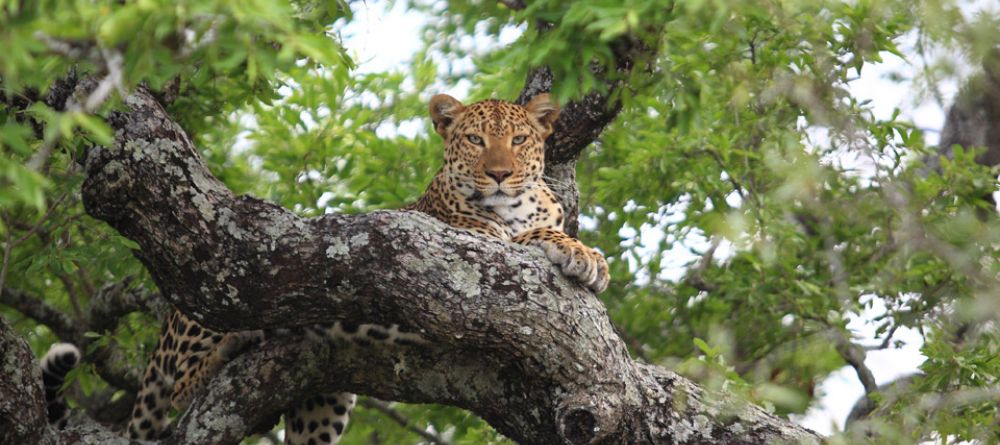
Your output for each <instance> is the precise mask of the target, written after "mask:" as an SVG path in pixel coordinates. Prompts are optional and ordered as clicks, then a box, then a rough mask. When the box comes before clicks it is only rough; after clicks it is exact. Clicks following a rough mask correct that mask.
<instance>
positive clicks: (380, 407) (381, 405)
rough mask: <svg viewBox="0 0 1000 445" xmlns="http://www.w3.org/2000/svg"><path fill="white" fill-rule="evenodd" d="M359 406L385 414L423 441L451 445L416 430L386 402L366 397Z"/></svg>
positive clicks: (434, 436)
mask: <svg viewBox="0 0 1000 445" xmlns="http://www.w3.org/2000/svg"><path fill="white" fill-rule="evenodd" d="M361 406H364V407H365V408H370V409H374V410H377V411H379V412H381V413H382V414H385V415H386V416H389V418H390V419H392V420H393V421H395V422H396V423H398V424H399V425H401V426H402V427H403V428H406V430H407V431H410V432H411V433H414V434H417V435H419V436H420V437H423V438H424V439H426V440H427V441H428V442H430V443H433V444H439V445H451V442H448V441H447V440H444V439H442V438H441V437H439V436H438V435H436V434H434V433H431V432H429V431H426V430H422V429H420V428H418V427H417V426H416V425H413V423H412V422H411V421H410V419H409V418H407V417H406V416H405V415H403V413H400V412H399V411H396V410H395V409H393V408H392V406H390V405H389V403H388V402H385V401H382V400H378V399H373V398H371V397H368V398H365V399H362V400H361Z"/></svg>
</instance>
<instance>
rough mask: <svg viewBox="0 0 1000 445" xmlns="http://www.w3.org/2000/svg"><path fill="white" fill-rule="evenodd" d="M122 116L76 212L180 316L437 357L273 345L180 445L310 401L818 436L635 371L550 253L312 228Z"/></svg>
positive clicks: (610, 438)
mask: <svg viewBox="0 0 1000 445" xmlns="http://www.w3.org/2000/svg"><path fill="white" fill-rule="evenodd" d="M124 102H125V106H126V107H127V110H126V111H125V112H122V113H116V114H114V115H113V116H112V118H111V119H110V120H111V123H112V126H113V127H114V128H115V130H116V142H115V144H114V146H112V147H109V148H107V149H94V150H92V151H91V152H89V153H88V156H87V160H86V161H87V162H86V164H87V167H86V170H87V174H88V178H87V180H86V181H85V183H84V187H83V198H84V204H85V206H86V208H87V211H88V212H89V213H90V214H91V215H93V216H95V217H97V218H100V219H102V220H105V221H107V222H108V223H109V224H111V225H112V226H113V227H114V228H115V229H117V230H118V231H119V232H121V233H122V234H124V235H125V236H127V237H129V238H130V239H132V240H134V241H135V242H136V243H138V245H139V246H140V250H139V251H137V252H136V255H137V256H138V257H139V258H140V260H142V262H143V263H144V264H145V265H146V266H147V268H148V269H149V271H150V273H151V274H152V276H153V277H154V279H155V280H156V282H157V284H158V285H159V287H160V289H161V291H162V292H163V294H164V295H165V296H166V298H168V299H169V300H170V302H171V303H173V304H174V305H175V306H176V307H178V308H179V309H181V310H182V311H183V312H185V313H186V314H188V315H190V316H192V317H193V318H195V319H196V320H198V321H199V322H200V323H202V324H204V325H205V326H207V327H209V328H213V329H218V330H223V331H234V330H248V329H261V328H277V327H290V326H296V325H305V324H312V323H323V322H330V321H332V320H334V319H344V320H347V321H350V322H373V323H380V324H393V323H395V324H399V325H401V326H403V327H404V328H405V329H407V330H409V331H411V332H419V333H421V335H423V336H424V337H425V338H426V339H428V340H429V341H430V342H431V344H432V345H433V346H429V347H410V348H400V347H381V346H378V345H371V346H366V347H364V348H361V347H358V346H356V345H337V347H336V353H333V352H331V349H330V348H329V347H327V346H314V347H311V348H307V347H303V342H302V341H301V340H297V339H296V340H286V341H284V342H282V341H275V342H272V343H271V344H270V345H269V346H268V345H265V347H262V348H259V349H255V350H253V351H251V352H249V353H247V354H244V355H242V356H241V357H239V358H238V359H236V360H235V361H234V363H232V364H230V365H229V366H227V367H225V368H224V370H223V372H222V373H221V375H220V376H219V377H218V378H216V379H215V380H214V382H215V383H214V384H213V385H211V387H210V388H209V390H208V392H207V393H206V394H204V397H199V398H198V399H197V400H196V402H195V403H194V404H193V406H192V408H191V409H190V410H189V412H188V413H187V414H186V415H185V416H184V417H183V418H182V419H181V421H180V423H179V424H178V429H177V431H176V432H175V436H174V437H173V438H171V441H172V442H174V441H177V443H180V442H183V441H195V442H197V439H198V438H205V437H213V438H215V439H213V441H218V442H219V443H234V442H233V441H238V440H239V438H242V437H243V435H245V434H246V433H248V432H249V431H250V430H251V429H252V428H253V427H254V426H256V425H259V424H261V423H262V422H264V421H265V420H266V419H267V418H269V417H270V416H273V414H274V413H273V412H268V411H269V409H270V411H273V410H274V409H278V408H277V407H281V406H287V404H288V403H287V402H289V401H291V400H294V399H295V398H296V397H298V396H301V395H303V394H306V393H315V391H317V390H321V391H334V390H337V391H345V390H346V391H353V392H357V393H362V394H369V395H372V396H376V397H379V398H383V399H390V400H399V401H407V402H437V403H447V404H451V405H455V406H459V407H463V408H466V409H469V410H471V411H473V412H475V413H477V414H479V415H480V416H482V417H483V418H484V419H486V420H487V421H488V422H489V423H490V424H492V425H493V426H494V427H495V428H497V430H498V431H500V432H501V433H503V434H506V435H508V436H509V437H511V438H513V439H514V440H516V441H519V442H523V443H596V442H598V441H606V442H608V443H661V442H665V441H672V442H674V443H771V442H773V441H775V440H786V441H787V440H791V441H796V442H798V441H802V440H807V441H808V440H816V439H817V436H815V435H814V434H813V433H811V432H810V431H808V430H805V429H802V428H800V427H797V426H794V425H791V424H789V423H787V422H785V421H782V420H781V419H778V418H776V417H774V416H771V415H769V414H766V413H764V412H763V411H762V410H761V409H759V408H756V407H754V406H752V405H746V404H740V403H736V402H734V401H732V400H730V398H728V397H724V396H719V397H714V396H713V395H710V394H707V393H703V392H702V391H701V390H700V389H698V388H697V387H696V386H694V385H693V384H691V383H690V382H688V381H686V380H684V379H682V378H680V377H678V376H676V375H675V374H672V373H669V372H667V371H665V370H662V369H659V368H656V367H651V366H647V365H643V364H639V363H636V362H633V361H632V360H631V359H630V358H629V356H628V353H627V351H626V349H625V346H624V344H623V343H622V342H621V340H620V339H619V338H618V336H617V335H615V333H614V329H613V327H612V326H611V323H610V320H609V319H608V316H607V313H606V312H605V310H604V308H603V306H602V305H601V304H600V302H599V301H598V300H597V299H596V298H595V297H594V295H593V294H591V293H589V292H588V291H586V290H585V289H583V288H581V287H579V286H576V285H575V284H573V283H571V282H569V281H568V280H567V279H565V278H564V277H563V276H562V275H561V274H560V273H559V272H558V271H557V270H556V269H555V268H554V266H552V265H551V264H550V263H549V262H548V261H545V260H544V259H543V257H542V256H541V253H540V252H537V251H535V250H533V249H530V248H526V247H523V246H519V245H512V244H508V243H503V242H501V241H498V240H494V239H489V238H483V237H480V236H476V235H472V234H469V233H466V232H463V231H459V230H456V229H453V228H450V227H447V226H445V225H444V224H442V223H440V222H438V221H436V220H433V219H431V218H429V217H427V216H424V215H422V214H418V213H414V212H385V211H383V212H373V213H369V214H363V215H353V216H348V215H326V216H323V217H320V218H313V219H304V218H300V217H298V216H296V215H294V214H292V213H291V212H289V211H287V210H285V209H283V208H281V207H278V206H275V205H273V204H270V203H266V202H263V201H260V200H257V199H255V198H251V197H245V196H244V197H238V196H234V195H233V194H232V192H230V191H229V190H228V189H226V188H225V187H224V186H223V185H222V184H221V183H220V182H219V181H218V180H216V179H215V178H214V177H213V176H212V175H211V174H210V173H209V172H208V170H207V168H206V167H205V165H204V163H203V162H202V161H201V159H200V157H199V156H198V154H197V150H196V149H195V147H194V146H193V145H192V143H191V141H190V140H189V139H188V137H187V136H186V135H185V134H184V132H183V131H182V130H181V129H180V128H179V127H178V126H177V125H176V124H175V123H173V122H172V121H170V119H169V117H168V116H167V115H166V114H165V112H164V111H163V109H162V108H161V107H160V106H159V105H158V104H157V103H156V101H155V99H154V98H153V97H152V96H151V95H150V94H149V93H148V92H146V91H145V90H143V89H140V90H139V91H136V92H135V93H133V94H132V95H130V96H128V97H127V98H126V99H125V101H124ZM328 369H337V370H338V372H337V375H338V379H336V380H331V379H330V378H329V376H327V375H324V374H325V372H324V371H323V370H328ZM223 400H228V401H229V402H227V403H221V401H223ZM233 400H239V403H237V404H236V405H237V410H238V413H236V414H237V415H234V413H233V412H232V409H231V407H232V406H233V404H232V401H233ZM267 407H270V408H269V409H267ZM223 411H225V412H223ZM720 438H722V439H720ZM230 439H232V440H230ZM723 439H724V440H723ZM720 440H723V442H719V441H720Z"/></svg>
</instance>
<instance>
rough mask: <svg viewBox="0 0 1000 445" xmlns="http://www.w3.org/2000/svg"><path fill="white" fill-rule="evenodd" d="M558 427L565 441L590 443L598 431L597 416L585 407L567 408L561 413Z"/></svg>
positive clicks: (581, 443) (574, 444)
mask: <svg viewBox="0 0 1000 445" xmlns="http://www.w3.org/2000/svg"><path fill="white" fill-rule="evenodd" d="M559 429H560V434H561V435H562V437H563V439H565V441H566V443H568V444H572V445H585V444H589V443H592V442H593V441H594V439H596V438H597V436H598V433H599V432H600V431H599V429H598V427H597V417H596V416H594V413H592V412H590V410H588V409H586V408H573V409H570V410H568V411H567V412H566V413H565V414H563V415H562V418H561V420H560V422H559Z"/></svg>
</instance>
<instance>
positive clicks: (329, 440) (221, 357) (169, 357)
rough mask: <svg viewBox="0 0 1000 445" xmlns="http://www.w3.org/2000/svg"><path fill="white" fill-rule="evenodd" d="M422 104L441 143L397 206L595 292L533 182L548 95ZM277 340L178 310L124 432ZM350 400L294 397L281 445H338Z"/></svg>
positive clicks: (393, 336)
mask: <svg viewBox="0 0 1000 445" xmlns="http://www.w3.org/2000/svg"><path fill="white" fill-rule="evenodd" d="M428 108H429V114H430V118H431V123H432V125H433V129H434V131H435V132H436V133H437V134H438V135H440V137H441V138H442V140H443V142H444V162H443V165H442V167H441V168H440V169H439V170H438V172H437V174H436V175H435V176H434V178H433V179H432V180H431V182H430V184H429V185H428V187H427V189H426V192H425V193H424V194H423V195H422V196H421V197H420V198H419V199H417V200H416V201H415V202H413V203H412V204H410V205H407V206H405V207H403V209H401V210H404V211H415V212H420V213H424V214H426V215H430V216H431V217H433V218H435V219H437V220H439V221H441V222H443V223H445V224H447V225H449V226H452V227H455V228H458V229H463V230H466V231H469V232H472V233H475V234H479V235H484V236H486V237H492V238H497V239H500V240H503V241H507V242H512V243H516V244H522V245H526V246H533V247H536V248H540V249H541V250H542V252H544V254H545V256H546V257H547V258H548V259H549V260H550V261H551V262H552V263H554V264H555V265H557V266H558V267H559V269H560V270H561V271H562V273H563V274H564V275H566V276H568V277H570V278H571V279H573V280H575V281H577V282H578V283H579V284H581V285H583V286H585V287H586V288H589V289H590V290H591V291H593V292H595V293H600V292H602V291H604V290H605V288H606V287H607V286H608V283H609V273H608V264H607V261H606V260H605V258H604V256H603V255H602V254H601V253H600V252H599V251H597V250H596V249H593V248H590V247H588V246H586V245H584V244H583V243H582V242H581V241H579V240H578V239H576V238H573V237H571V236H569V235H567V234H566V232H565V231H564V224H565V221H566V215H565V213H564V211H563V208H562V206H561V205H560V204H559V201H558V199H557V198H556V195H555V194H554V193H553V191H552V190H551V189H550V188H549V187H548V186H547V185H546V182H545V179H544V178H543V174H544V171H545V143H546V139H547V138H548V137H549V136H550V135H551V134H552V133H553V128H554V125H555V122H556V120H557V119H558V117H559V112H560V110H559V106H558V105H557V104H556V103H555V102H554V101H553V100H552V99H551V98H550V97H549V95H548V94H539V95H536V96H535V97H534V98H532V99H531V100H530V101H528V102H527V103H526V104H524V105H520V104H516V103H512V102H508V101H503V100H498V99H487V100H483V101H480V102H476V103H473V104H471V105H463V104H462V103H461V102H460V101H458V100H457V99H455V98H453V97H451V96H449V95H446V94H439V95H435V96H433V97H432V98H431V100H430V102H429V106H428ZM305 330H306V332H305V333H306V335H308V336H310V337H318V338H322V339H336V340H345V341H355V342H362V341H364V342H380V343H384V344H390V345H403V347H406V346H412V345H419V344H423V343H426V340H425V339H423V338H422V337H421V336H420V335H419V334H415V333H411V332H406V331H404V330H402V329H400V327H399V326H398V325H389V326H383V325H375V324H352V323H348V322H346V321H336V322H334V323H333V324H330V325H316V326H311V327H308V328H305ZM280 334H287V332H277V331H264V330H253V331H241V332H228V333H225V332H217V331H214V330H211V329H208V328H206V327H205V326H202V325H201V324H199V323H198V322H197V321H195V320H193V319H191V318H189V317H187V316H186V315H184V314H183V313H181V312H179V311H176V312H174V313H173V314H171V315H170V316H169V317H168V318H167V319H166V321H165V323H164V325H163V328H162V331H161V334H160V337H159V341H158V344H157V346H156V348H155V350H154V353H153V357H152V359H151V360H150V362H149V364H148V365H147V368H146V371H145V374H144V377H143V382H142V386H141V389H140V390H139V393H138V395H137V399H136V403H135V405H134V406H133V410H132V418H131V419H130V421H129V423H128V426H127V433H128V436H129V437H130V438H133V439H145V440H151V439H157V438H161V437H163V435H164V434H165V433H166V430H167V427H168V424H169V413H170V410H171V409H173V410H175V411H176V412H182V411H183V410H184V409H186V407H187V406H188V405H189V404H190V402H191V400H192V398H193V396H194V395H195V394H197V392H198V391H199V390H200V388H202V387H204V386H206V384H207V382H208V381H209V380H210V379H211V378H212V377H213V376H214V375H215V374H216V373H217V372H218V371H219V370H220V369H221V367H222V366H223V365H225V364H226V363H228V362H229V361H231V360H232V359H233V358H234V357H236V356H237V355H238V354H240V353H241V352H242V351H244V350H246V349H247V348H248V347H251V346H252V345H254V344H258V343H260V342H262V341H266V340H267V339H268V338H269V337H270V336H273V335H280ZM356 402H357V398H356V395H354V394H351V393H346V392H342V393H335V394H324V395H317V396H315V397H312V398H309V399H307V400H303V401H301V402H300V403H298V404H297V405H296V406H294V407H292V408H291V409H289V410H288V411H287V412H286V413H285V427H286V430H285V432H286V434H285V443H286V444H289V445H317V444H336V443H338V442H339V440H340V438H341V437H342V435H343V434H344V430H345V428H346V426H347V423H348V421H349V418H350V414H351V411H352V410H353V408H354V406H355V405H356Z"/></svg>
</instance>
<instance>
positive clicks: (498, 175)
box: [486, 169, 514, 184]
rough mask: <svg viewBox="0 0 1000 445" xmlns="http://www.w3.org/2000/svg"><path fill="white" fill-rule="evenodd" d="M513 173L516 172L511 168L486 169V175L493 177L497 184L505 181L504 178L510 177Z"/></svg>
mask: <svg viewBox="0 0 1000 445" xmlns="http://www.w3.org/2000/svg"><path fill="white" fill-rule="evenodd" d="M512 174H514V172H512V171H510V170H500V169H498V170H486V176H489V177H491V178H493V180H494V181H496V182H497V184H499V183H501V182H503V180H504V179H507V178H509V177H510V175H512Z"/></svg>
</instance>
